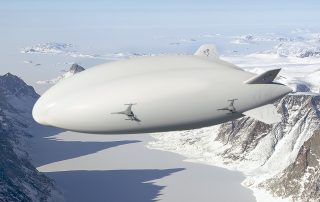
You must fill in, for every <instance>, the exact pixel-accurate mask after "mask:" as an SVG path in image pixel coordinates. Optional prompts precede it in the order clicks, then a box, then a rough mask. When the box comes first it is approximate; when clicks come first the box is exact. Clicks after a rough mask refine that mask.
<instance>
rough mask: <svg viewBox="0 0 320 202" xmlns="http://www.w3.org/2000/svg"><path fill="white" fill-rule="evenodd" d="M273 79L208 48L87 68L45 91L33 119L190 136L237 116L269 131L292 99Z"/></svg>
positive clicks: (71, 126)
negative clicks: (278, 104)
mask: <svg viewBox="0 0 320 202" xmlns="http://www.w3.org/2000/svg"><path fill="white" fill-rule="evenodd" d="M279 71H280V69H272V70H269V71H266V72H264V73H262V74H260V75H256V74H253V73H250V72H247V71H244V70H243V69H241V68H239V67H237V66H236V65H233V64H231V63H228V62H226V61H223V60H222V59H220V58H219V56H218V54H217V51H216V48H215V47H214V45H210V44H206V45H202V46H201V47H200V48H199V49H198V50H197V51H196V52H195V54H194V55H162V56H142V57H135V58H130V59H127V60H121V61H116V62H110V63H106V64H101V65H98V66H95V67H92V68H89V69H87V70H85V71H82V72H80V73H78V74H76V75H74V76H72V77H70V78H67V79H65V80H63V81H60V82H59V83H57V84H56V85H54V86H53V87H51V88H50V89H49V90H47V91H46V92H45V93H44V94H43V95H42V96H41V97H40V98H39V99H38V101H37V102H36V103H35V105H34V108H33V111H32V115H33V118H34V120H35V121H36V122H38V123H40V124H43V125H47V126H53V127H58V128H63V129H66V130H71V131H78V132H85V133H100V134H132V133H150V132H165V131H177V130H190V129H196V128H201V127H207V126H212V125H216V124H221V123H224V122H227V121H231V120H234V119H237V118H239V117H242V116H249V117H252V118H255V119H257V120H259V121H262V122H264V123H267V124H273V123H276V122H278V121H279V120H281V117H279V115H278V113H277V111H276V109H275V107H274V106H273V105H272V104H271V103H273V102H275V101H276V100H278V99H280V98H282V97H284V96H285V95H286V94H288V93H290V92H291V91H292V90H291V89H290V88H289V87H287V86H285V85H283V84H281V83H277V82H275V81H274V80H275V78H276V77H277V75H278V73H279Z"/></svg>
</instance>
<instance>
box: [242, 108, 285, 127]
mask: <svg viewBox="0 0 320 202" xmlns="http://www.w3.org/2000/svg"><path fill="white" fill-rule="evenodd" d="M243 114H244V115H246V116H249V117H251V118H254V119H257V120H258V121H261V122H263V123H266V124H273V123H278V122H280V121H281V115H280V114H279V113H278V112H277V109H276V107H275V106H274V105H272V104H268V105H264V106H262V107H258V108H255V109H251V110H249V111H246V112H244V113H243Z"/></svg>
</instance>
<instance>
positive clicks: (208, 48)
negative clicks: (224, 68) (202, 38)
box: [194, 44, 219, 59]
mask: <svg viewBox="0 0 320 202" xmlns="http://www.w3.org/2000/svg"><path fill="white" fill-rule="evenodd" d="M194 55H198V56H204V57H208V58H213V59H216V58H219V54H218V51H217V49H216V47H215V46H214V45H212V44H204V45H202V46H200V48H199V49H198V50H197V51H196V53H195V54H194Z"/></svg>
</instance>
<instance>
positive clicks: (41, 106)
mask: <svg viewBox="0 0 320 202" xmlns="http://www.w3.org/2000/svg"><path fill="white" fill-rule="evenodd" d="M53 105H54V104H53V103H48V102H46V97H45V96H41V97H40V98H39V99H38V101H37V102H36V103H35V105H34V106H33V109H32V117H33V119H34V120H35V121H36V122H38V123H39V124H42V125H47V126H50V124H49V123H48V120H47V118H48V110H49V109H50V108H51V107H52V106H53Z"/></svg>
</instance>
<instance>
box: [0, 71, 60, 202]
mask: <svg viewBox="0 0 320 202" xmlns="http://www.w3.org/2000/svg"><path fill="white" fill-rule="evenodd" d="M38 97H39V95H38V94H37V93H36V92H35V91H34V89H33V88H32V87H31V86H28V85H27V84H26V83H24V82H23V80H21V79H20V78H18V77H17V76H14V75H12V74H10V73H7V74H5V75H3V76H0V135H1V143H0V153H1V155H0V165H1V166H0V175H1V180H0V201H4V202H14V201H17V202H20V201H30V202H37V201H39V202H40V201H41V202H42V201H61V200H62V198H61V194H60V192H59V191H57V189H56V188H55V185H54V182H53V181H52V180H51V179H49V178H48V177H46V176H45V175H43V174H41V173H39V172H38V171H37V170H36V168H35V167H34V166H33V165H32V164H31V163H30V159H29V156H28V152H27V146H28V143H27V142H28V139H30V138H31V137H32V133H31V132H30V130H29V127H30V126H31V124H33V123H34V122H33V119H32V117H31V111H32V106H33V104H34V103H35V101H36V100H37V99H38Z"/></svg>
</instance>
